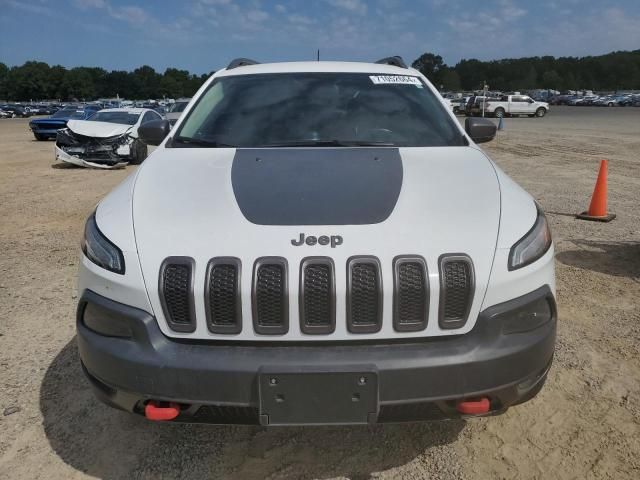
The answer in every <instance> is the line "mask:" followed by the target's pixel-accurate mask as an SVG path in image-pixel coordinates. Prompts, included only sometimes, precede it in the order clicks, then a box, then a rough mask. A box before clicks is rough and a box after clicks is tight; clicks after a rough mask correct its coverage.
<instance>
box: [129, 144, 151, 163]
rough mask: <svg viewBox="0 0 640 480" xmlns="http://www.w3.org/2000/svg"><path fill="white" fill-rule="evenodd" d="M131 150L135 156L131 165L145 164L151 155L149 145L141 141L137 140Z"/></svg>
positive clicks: (132, 157)
mask: <svg viewBox="0 0 640 480" xmlns="http://www.w3.org/2000/svg"><path fill="white" fill-rule="evenodd" d="M131 149H132V150H133V155H132V156H131V161H130V162H129V163H130V164H131V165H140V164H141V163H142V162H144V159H145V158H147V155H148V154H149V152H148V150H147V145H146V144H145V143H142V142H141V141H140V140H136V141H135V142H133V145H131Z"/></svg>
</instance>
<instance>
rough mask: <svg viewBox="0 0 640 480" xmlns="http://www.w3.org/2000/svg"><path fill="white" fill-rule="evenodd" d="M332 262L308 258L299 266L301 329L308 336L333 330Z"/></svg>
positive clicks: (320, 258)
mask: <svg viewBox="0 0 640 480" xmlns="http://www.w3.org/2000/svg"><path fill="white" fill-rule="evenodd" d="M333 272H334V268H333V261H332V260H331V259H330V258H326V257H315V258H307V259H305V260H303V261H302V263H301V266H300V301H299V303H300V329H301V330H302V332H304V333H307V334H329V333H332V332H333V331H334V330H335V320H336V314H335V282H334V274H333Z"/></svg>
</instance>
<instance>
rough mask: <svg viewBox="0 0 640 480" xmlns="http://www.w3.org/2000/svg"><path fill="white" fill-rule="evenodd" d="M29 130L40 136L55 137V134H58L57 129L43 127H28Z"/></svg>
mask: <svg viewBox="0 0 640 480" xmlns="http://www.w3.org/2000/svg"><path fill="white" fill-rule="evenodd" d="M30 128H31V131H32V132H33V133H34V134H35V135H40V136H41V137H47V138H56V135H57V134H58V129H44V128H37V127H35V128H34V127H30ZM60 128H64V127H60Z"/></svg>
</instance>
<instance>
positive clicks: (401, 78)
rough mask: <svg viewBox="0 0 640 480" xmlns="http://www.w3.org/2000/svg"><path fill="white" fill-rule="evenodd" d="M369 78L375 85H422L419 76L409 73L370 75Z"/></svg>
mask: <svg viewBox="0 0 640 480" xmlns="http://www.w3.org/2000/svg"><path fill="white" fill-rule="evenodd" d="M369 78H370V79H371V81H372V82H373V83H374V84H375V85H415V86H417V87H422V82H421V81H420V79H419V78H418V77H411V76H409V75H370V76H369Z"/></svg>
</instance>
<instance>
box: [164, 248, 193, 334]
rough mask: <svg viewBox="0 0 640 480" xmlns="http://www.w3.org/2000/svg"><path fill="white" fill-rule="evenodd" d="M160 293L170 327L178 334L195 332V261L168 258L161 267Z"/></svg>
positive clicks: (185, 258) (182, 258) (184, 258)
mask: <svg viewBox="0 0 640 480" xmlns="http://www.w3.org/2000/svg"><path fill="white" fill-rule="evenodd" d="M159 291H160V300H161V303H162V309H163V311H164V315H165V318H166V319H167V323H168V324H169V326H170V327H171V328H172V329H173V330H175V331H177V332H193V331H194V330H195V314H194V311H195V309H194V304H193V260H192V259H191V258H187V257H169V258H167V259H166V260H165V261H164V263H163V264H162V267H161V273H160V286H159Z"/></svg>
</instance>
